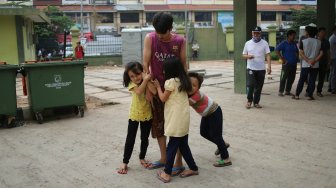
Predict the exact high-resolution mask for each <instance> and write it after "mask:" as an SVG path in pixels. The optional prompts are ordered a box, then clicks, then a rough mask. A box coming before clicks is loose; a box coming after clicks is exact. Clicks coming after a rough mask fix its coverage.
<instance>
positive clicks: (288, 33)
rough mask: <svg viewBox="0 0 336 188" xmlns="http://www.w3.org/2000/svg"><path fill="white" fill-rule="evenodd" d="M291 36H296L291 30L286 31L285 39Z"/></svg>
mask: <svg viewBox="0 0 336 188" xmlns="http://www.w3.org/2000/svg"><path fill="white" fill-rule="evenodd" d="M293 34H296V31H294V30H292V29H291V30H288V31H287V34H286V35H287V37H289V36H290V35H293Z"/></svg>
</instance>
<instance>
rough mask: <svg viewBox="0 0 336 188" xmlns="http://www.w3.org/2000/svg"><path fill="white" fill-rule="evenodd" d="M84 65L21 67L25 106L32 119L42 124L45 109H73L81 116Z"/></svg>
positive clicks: (82, 110)
mask: <svg viewBox="0 0 336 188" xmlns="http://www.w3.org/2000/svg"><path fill="white" fill-rule="evenodd" d="M85 65H87V62H83V61H72V62H50V63H48V62H44V63H35V64H24V65H22V70H23V71H24V73H25V74H26V77H27V90H28V102H29V105H30V108H31V110H32V112H33V113H34V114H35V118H36V120H37V121H38V122H39V123H42V122H43V115H42V112H43V110H45V109H52V108H59V107H68V106H75V107H76V108H75V109H76V111H75V112H76V114H78V113H80V116H81V117H83V116H84V105H85V94H84V68H85Z"/></svg>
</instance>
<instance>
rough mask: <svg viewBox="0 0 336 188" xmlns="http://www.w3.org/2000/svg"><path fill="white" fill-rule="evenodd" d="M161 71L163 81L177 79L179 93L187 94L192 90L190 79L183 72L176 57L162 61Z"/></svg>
mask: <svg viewBox="0 0 336 188" xmlns="http://www.w3.org/2000/svg"><path fill="white" fill-rule="evenodd" d="M163 70H164V74H165V79H166V80H168V79H171V78H179V79H180V82H181V85H180V87H179V91H180V92H181V91H185V92H189V91H191V90H192V86H191V82H190V79H189V77H188V75H187V73H186V72H185V70H184V67H183V65H182V63H181V61H180V60H179V59H178V58H176V57H170V58H167V59H165V60H164V62H163Z"/></svg>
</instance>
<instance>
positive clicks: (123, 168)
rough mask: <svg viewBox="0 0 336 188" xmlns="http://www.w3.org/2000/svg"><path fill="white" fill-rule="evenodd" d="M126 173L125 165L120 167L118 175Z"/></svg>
mask: <svg viewBox="0 0 336 188" xmlns="http://www.w3.org/2000/svg"><path fill="white" fill-rule="evenodd" d="M127 171H128V167H127V165H125V164H123V166H122V165H121V166H120V168H119V170H118V174H127Z"/></svg>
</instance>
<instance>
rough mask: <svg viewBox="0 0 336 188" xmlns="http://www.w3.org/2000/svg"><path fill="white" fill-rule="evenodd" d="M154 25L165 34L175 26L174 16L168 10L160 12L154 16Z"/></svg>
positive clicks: (156, 29) (157, 30) (158, 31)
mask: <svg viewBox="0 0 336 188" xmlns="http://www.w3.org/2000/svg"><path fill="white" fill-rule="evenodd" d="M153 26H154V28H155V31H156V32H157V33H159V34H165V33H167V31H170V30H172V28H173V17H172V15H171V14H169V13H167V12H158V13H156V14H155V15H154V17H153Z"/></svg>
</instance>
